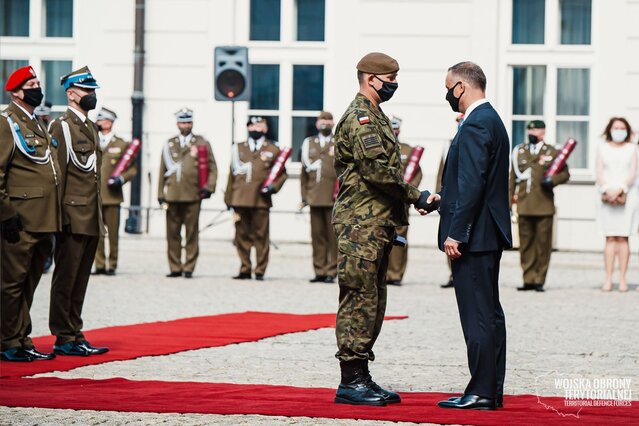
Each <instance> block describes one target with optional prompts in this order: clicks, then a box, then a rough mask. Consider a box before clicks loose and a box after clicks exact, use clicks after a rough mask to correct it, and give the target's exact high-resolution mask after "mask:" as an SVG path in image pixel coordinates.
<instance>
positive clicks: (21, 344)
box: [0, 67, 61, 361]
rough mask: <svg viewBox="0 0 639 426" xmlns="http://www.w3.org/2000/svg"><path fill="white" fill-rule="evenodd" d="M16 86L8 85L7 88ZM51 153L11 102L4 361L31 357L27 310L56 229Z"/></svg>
mask: <svg viewBox="0 0 639 426" xmlns="http://www.w3.org/2000/svg"><path fill="white" fill-rule="evenodd" d="M25 68H29V69H31V67H25ZM21 72H23V71H20V70H17V71H16V73H18V74H17V75H20V73H21ZM33 77H35V73H33ZM16 87H19V86H16ZM16 87H14V86H13V84H11V85H9V88H8V90H13V89H14V88H16ZM56 151H57V145H56V142H54V141H53V140H52V139H51V137H50V136H49V134H48V132H47V131H46V126H45V125H44V123H43V122H42V121H41V120H39V119H37V118H36V117H34V116H33V115H32V114H29V113H28V112H27V111H26V110H25V109H23V108H22V107H20V106H19V105H17V104H15V103H13V102H12V103H10V104H9V106H8V107H7V108H6V109H5V110H4V112H3V113H2V116H0V222H2V223H3V230H4V229H5V226H4V225H5V224H6V223H8V222H7V221H11V220H14V221H15V220H19V221H20V223H21V225H22V229H21V230H20V231H19V239H18V240H17V241H15V238H14V240H13V241H8V239H10V235H8V234H6V233H5V232H2V236H1V237H2V238H1V240H0V245H1V246H0V261H1V263H2V265H1V266H0V270H1V273H2V275H1V276H0V282H1V285H0V288H1V291H2V306H1V313H2V326H1V335H2V338H1V351H2V353H3V356H2V358H3V359H11V358H10V357H7V355H8V354H9V353H13V352H16V351H17V350H20V349H22V350H23V351H20V352H21V353H22V354H23V356H22V358H24V359H22V360H27V361H29V360H32V359H34V357H33V356H32V355H29V352H28V351H32V350H33V349H34V346H33V342H32V341H31V338H30V337H29V334H30V333H31V328H32V327H31V317H30V315H29V310H30V308H31V304H32V302H33V295H34V293H35V289H36V286H37V285H38V282H39V281H40V278H41V276H42V273H43V271H44V264H45V261H46V259H47V257H48V256H49V255H50V253H51V249H52V236H53V234H54V233H55V232H58V231H60V229H61V215H60V169H59V166H58V163H57V158H56V156H57V155H56ZM16 218H18V219H16ZM14 237H15V235H14ZM24 351H27V355H24ZM48 358H50V357H48ZM35 359H47V358H43V357H40V356H38V357H35ZM11 360H13V359H11Z"/></svg>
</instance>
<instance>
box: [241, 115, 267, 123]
mask: <svg viewBox="0 0 639 426" xmlns="http://www.w3.org/2000/svg"><path fill="white" fill-rule="evenodd" d="M257 123H267V124H268V122H267V121H266V118H264V117H261V116H259V115H254V116H252V117H249V119H248V121H247V122H246V125H247V126H250V125H251V124H257Z"/></svg>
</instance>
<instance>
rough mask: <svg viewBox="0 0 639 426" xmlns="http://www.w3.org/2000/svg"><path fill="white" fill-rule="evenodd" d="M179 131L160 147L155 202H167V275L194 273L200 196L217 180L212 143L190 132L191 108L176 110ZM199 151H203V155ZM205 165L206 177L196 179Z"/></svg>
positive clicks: (206, 195)
mask: <svg viewBox="0 0 639 426" xmlns="http://www.w3.org/2000/svg"><path fill="white" fill-rule="evenodd" d="M175 118H176V119H177V127H178V129H179V130H180V134H179V135H177V136H174V137H172V138H171V139H169V140H168V141H167V142H166V143H165V144H164V147H163V148H162V160H161V162H160V177H159V185H158V202H159V203H160V204H165V203H166V205H167V209H166V241H167V244H168V257H169V268H170V272H169V274H168V275H167V277H170V278H174V277H179V276H181V275H184V277H185V278H191V277H193V270H194V269H195V263H196V262H197V258H198V255H199V251H200V249H199V219H200V206H201V204H202V200H203V199H206V198H211V195H212V194H213V193H214V192H215V185H216V182H217V164H216V163H215V157H214V156H213V150H212V149H211V144H209V142H208V141H207V140H206V139H204V138H203V137H202V136H199V135H195V134H193V133H192V129H193V111H191V110H190V109H188V108H182V109H181V110H179V111H178V112H176V113H175ZM199 152H203V153H204V157H203V158H202V159H200V158H199V154H198V153H199ZM200 162H204V164H203V166H204V167H205V168H206V169H208V179H207V180H206V182H204V183H203V185H200V182H199V173H198V168H199V163H200ZM182 227H184V228H185V231H186V245H185V247H184V248H185V259H184V262H182Z"/></svg>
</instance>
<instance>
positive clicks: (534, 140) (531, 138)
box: [528, 135, 537, 145]
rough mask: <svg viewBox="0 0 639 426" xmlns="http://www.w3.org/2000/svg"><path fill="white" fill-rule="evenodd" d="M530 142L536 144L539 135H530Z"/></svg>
mask: <svg viewBox="0 0 639 426" xmlns="http://www.w3.org/2000/svg"><path fill="white" fill-rule="evenodd" d="M528 142H529V143H531V144H533V145H536V144H537V136H535V135H528Z"/></svg>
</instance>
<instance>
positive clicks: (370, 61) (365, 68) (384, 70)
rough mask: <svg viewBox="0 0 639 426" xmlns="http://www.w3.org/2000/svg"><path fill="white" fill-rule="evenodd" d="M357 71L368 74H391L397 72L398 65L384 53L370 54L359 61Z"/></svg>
mask: <svg viewBox="0 0 639 426" xmlns="http://www.w3.org/2000/svg"><path fill="white" fill-rule="evenodd" d="M357 71H361V72H365V73H368V74H392V73H394V72H397V71H399V64H398V63H397V61H396V60H395V59H393V58H391V57H390V56H388V55H386V54H385V53H380V52H371V53H369V54H368V55H366V56H364V57H363V58H362V59H360V60H359V62H358V63H357Z"/></svg>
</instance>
